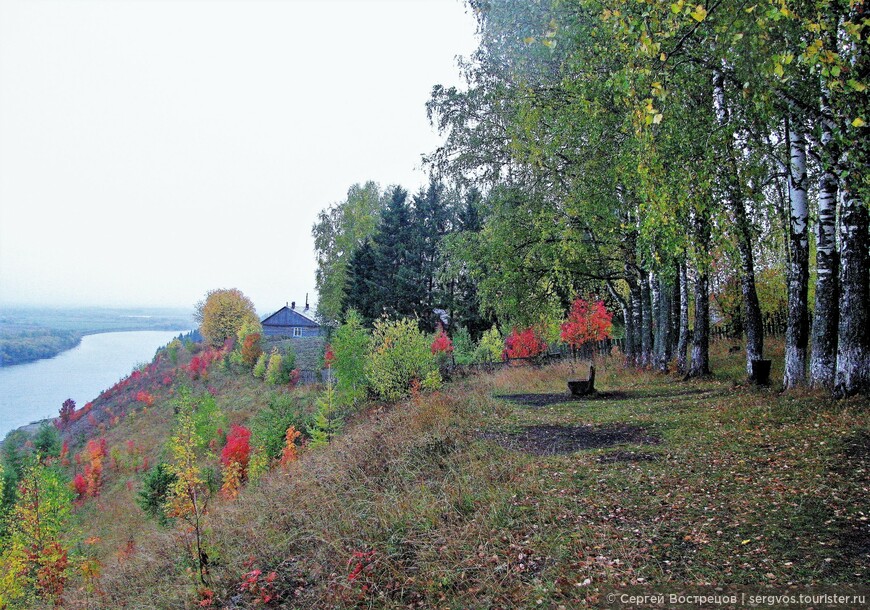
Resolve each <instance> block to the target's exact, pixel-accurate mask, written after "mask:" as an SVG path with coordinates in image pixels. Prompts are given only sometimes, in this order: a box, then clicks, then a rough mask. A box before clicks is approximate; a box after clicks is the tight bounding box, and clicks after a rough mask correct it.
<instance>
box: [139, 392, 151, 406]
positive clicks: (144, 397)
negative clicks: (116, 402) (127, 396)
mask: <svg viewBox="0 0 870 610" xmlns="http://www.w3.org/2000/svg"><path fill="white" fill-rule="evenodd" d="M136 400H137V401H138V402H141V403H142V404H144V405H145V406H146V407H150V406H151V405H153V404H154V396H152V395H151V394H149V393H148V392H146V391H145V390H139V392H138V393H137V394H136Z"/></svg>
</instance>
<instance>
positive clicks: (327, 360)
mask: <svg viewBox="0 0 870 610" xmlns="http://www.w3.org/2000/svg"><path fill="white" fill-rule="evenodd" d="M334 362H335V352H333V351H332V346H331V345H327V346H326V352H325V353H324V354H323V364H324V365H326V368H328V369H331V368H332V364H333V363H334Z"/></svg>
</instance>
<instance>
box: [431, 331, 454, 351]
mask: <svg viewBox="0 0 870 610" xmlns="http://www.w3.org/2000/svg"><path fill="white" fill-rule="evenodd" d="M431 350H432V353H433V354H452V353H453V341H451V340H450V337H448V336H447V333H446V332H444V328H443V327H441V326H439V327H438V333H437V334H436V335H435V340H434V341H432V346H431Z"/></svg>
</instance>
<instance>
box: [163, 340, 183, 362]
mask: <svg viewBox="0 0 870 610" xmlns="http://www.w3.org/2000/svg"><path fill="white" fill-rule="evenodd" d="M181 347H182V344H181V341H179V340H178V337H176V338H175V339H173V340H172V341H170V342H169V345H167V346H166V354H167V355H168V356H169V361H170V362H171V363H172V364H178V350H180V349H181Z"/></svg>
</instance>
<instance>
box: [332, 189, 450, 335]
mask: <svg viewBox="0 0 870 610" xmlns="http://www.w3.org/2000/svg"><path fill="white" fill-rule="evenodd" d="M457 225H458V223H457V218H456V213H455V205H454V197H453V196H452V194H450V193H448V192H447V191H446V190H445V188H444V186H443V185H442V184H440V183H438V182H434V181H433V182H431V183H430V184H429V186H428V187H427V188H425V189H421V190H420V191H419V192H418V193H417V194H416V195H414V196H413V197H412V198H409V197H408V193H407V191H405V190H404V189H402V188H400V187H395V188H393V189H392V190H391V191H390V192H389V200H388V201H387V203H386V205H385V206H384V208H383V209H382V210H381V214H380V218H379V222H378V227H377V230H376V231H375V232H374V234H373V235H372V236H371V240H366V241H365V242H363V243H362V244H361V245H360V247H359V248H357V250H355V252H354V254H353V256H352V257H351V259H350V264H349V268H348V271H347V283H346V292H347V294H346V298H345V300H344V306H345V307H346V308H353V309H356V310H357V312H358V313H359V314H360V316H361V317H362V318H363V320H364V322H365V323H367V324H370V323H372V322H373V321H374V320H375V319H378V318H380V317H381V316H382V315H383V314H384V313H386V314H387V315H388V316H391V317H396V318H398V317H411V318H416V319H418V320H419V321H420V324H421V326H423V327H424V328H425V329H427V330H433V329H434V327H435V321H434V318H433V314H432V311H433V309H436V308H448V307H450V306H451V304H452V303H451V300H452V299H453V298H454V296H455V293H456V291H455V281H454V279H453V278H450V277H447V276H446V275H445V273H444V268H445V265H444V258H443V256H442V254H441V244H442V242H443V241H444V239H445V237H446V236H447V235H448V234H449V233H450V232H451V231H453V230H455V228H456V227H457Z"/></svg>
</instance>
